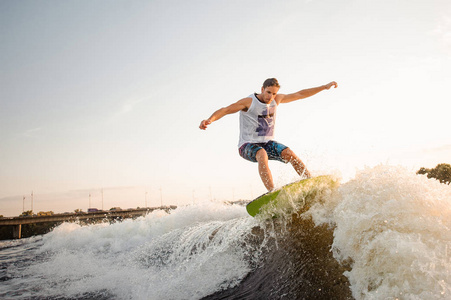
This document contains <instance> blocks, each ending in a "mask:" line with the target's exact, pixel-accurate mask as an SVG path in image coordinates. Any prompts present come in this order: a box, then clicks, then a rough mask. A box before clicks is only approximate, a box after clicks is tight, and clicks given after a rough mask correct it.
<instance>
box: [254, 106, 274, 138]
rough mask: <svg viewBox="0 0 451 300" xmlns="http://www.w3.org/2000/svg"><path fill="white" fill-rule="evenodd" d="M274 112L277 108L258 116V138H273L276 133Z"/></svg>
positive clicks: (271, 108) (266, 110)
mask: <svg viewBox="0 0 451 300" xmlns="http://www.w3.org/2000/svg"><path fill="white" fill-rule="evenodd" d="M274 111H275V107H274V106H273V107H270V108H269V110H268V109H265V110H264V111H263V112H262V114H261V115H259V116H258V127H257V130H256V132H258V136H271V135H273V133H274Z"/></svg>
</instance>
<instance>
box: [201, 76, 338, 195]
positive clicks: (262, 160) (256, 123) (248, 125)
mask: <svg viewBox="0 0 451 300" xmlns="http://www.w3.org/2000/svg"><path fill="white" fill-rule="evenodd" d="M332 86H333V87H335V88H336V87H337V83H336V82H335V81H332V82H330V83H328V84H326V85H322V86H319V87H314V88H310V89H304V90H300V91H298V92H296V93H293V94H287V95H284V94H278V92H279V89H280V85H279V82H278V81H277V79H275V78H269V79H267V80H265V82H264V83H263V86H262V88H261V94H257V93H254V94H252V95H250V96H249V97H246V98H243V99H241V100H239V101H238V102H236V103H233V104H231V105H229V106H227V107H223V108H221V109H218V110H217V111H215V112H214V113H213V114H212V115H211V117H210V118H208V119H206V120H203V121H202V122H201V123H200V126H199V128H200V129H202V130H205V129H207V126H208V125H210V124H211V123H212V122H214V121H217V120H219V119H221V118H222V117H224V116H225V115H229V114H234V113H236V112H240V140H239V144H238V148H239V153H240V155H241V157H243V158H244V159H246V160H249V161H252V162H257V163H258V173H259V174H260V178H261V179H262V181H263V184H264V185H265V187H266V189H267V190H268V191H272V190H273V189H274V182H273V179H272V174H271V171H270V170H269V165H268V160H269V159H271V160H278V161H281V162H284V163H288V162H289V163H291V165H292V166H293V168H294V169H295V170H296V172H297V173H298V174H299V176H301V177H303V176H305V177H306V178H309V177H311V175H310V172H309V171H308V170H307V168H306V167H305V165H304V163H303V162H302V161H301V160H300V159H299V157H297V156H296V154H294V152H293V151H291V149H290V148H288V147H287V146H285V145H283V144H280V143H278V142H276V141H274V125H275V121H276V111H277V106H278V105H279V104H281V103H289V102H292V101H295V100H299V99H304V98H307V97H310V96H313V95H315V94H317V93H319V92H321V91H323V90H328V89H330V88H331V87H332Z"/></svg>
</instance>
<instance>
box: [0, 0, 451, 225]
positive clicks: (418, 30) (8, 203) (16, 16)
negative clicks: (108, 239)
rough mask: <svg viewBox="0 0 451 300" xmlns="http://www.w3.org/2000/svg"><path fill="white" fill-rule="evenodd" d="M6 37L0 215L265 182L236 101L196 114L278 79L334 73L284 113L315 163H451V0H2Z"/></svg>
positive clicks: (334, 166) (201, 194) (298, 85)
mask: <svg viewBox="0 0 451 300" xmlns="http://www.w3.org/2000/svg"><path fill="white" fill-rule="evenodd" d="M0 45H1V46H0V49H1V50H0V51H1V52H0V53H1V55H0V141H1V142H0V215H2V214H3V215H5V216H9V215H18V214H20V213H21V211H22V208H23V207H22V206H23V201H22V199H23V196H26V202H25V206H26V207H25V209H29V207H30V203H29V202H30V200H29V198H30V194H31V191H33V193H34V200H35V203H34V211H35V212H38V211H40V210H44V211H45V210H53V211H55V212H64V211H72V210H73V209H75V208H82V209H83V210H86V209H87V208H88V205H89V204H88V198H89V194H91V202H92V203H91V206H92V207H98V208H100V206H101V204H100V200H99V199H100V198H101V197H100V194H101V193H100V190H101V189H102V188H103V189H104V201H105V208H106V209H107V208H110V207H113V206H121V207H123V208H127V207H136V206H144V202H145V199H147V201H148V202H150V203H148V205H149V206H157V205H160V203H161V201H163V204H166V205H168V204H177V205H182V204H189V203H192V202H193V201H196V202H197V201H204V200H211V199H216V200H238V199H252V198H254V197H256V196H258V195H259V194H261V193H263V192H264V191H265V188H264V186H263V184H262V183H261V182H260V178H259V176H258V173H257V165H256V164H253V163H250V162H247V161H245V160H243V159H242V158H241V157H240V156H239V155H238V151H237V143H238V114H236V115H232V116H226V117H224V118H223V119H221V120H219V121H218V122H215V123H213V124H212V125H210V127H209V128H208V129H207V130H206V131H201V130H199V128H198V126H199V123H200V121H201V120H202V119H206V118H208V117H209V116H210V115H211V113H213V112H214V111H215V110H216V109H218V108H220V107H223V106H226V105H229V104H231V103H233V102H235V101H237V100H239V99H241V98H244V97H246V96H248V95H249V94H251V93H253V92H259V91H260V88H261V85H262V83H263V81H264V80H265V79H266V78H268V77H276V78H278V80H279V82H280V84H281V86H282V87H281V89H280V91H279V92H280V93H292V92H296V91H298V90H301V89H304V88H310V87H314V86H319V85H323V84H326V83H328V82H330V81H332V80H334V81H336V82H338V85H339V87H338V88H337V89H332V90H329V91H323V92H321V93H320V94H318V95H316V96H313V97H311V98H308V99H304V100H300V101H298V102H295V103H290V104H283V105H281V106H280V107H279V110H278V116H277V125H276V139H277V140H278V141H279V142H282V143H284V144H286V145H288V146H290V147H291V148H292V149H293V150H294V151H295V152H296V153H297V154H298V156H300V157H301V159H303V161H304V163H306V165H307V167H308V168H309V169H310V170H311V171H312V173H313V174H314V175H320V174H330V173H332V174H339V175H341V176H342V177H343V179H344V180H346V179H350V178H352V177H353V174H354V173H355V171H356V170H358V169H362V168H364V167H365V166H374V165H376V164H379V163H383V164H395V165H398V164H400V165H404V166H407V167H409V168H412V170H413V171H416V170H417V169H418V168H419V167H422V166H424V167H429V168H431V167H435V165H436V164H438V163H442V162H445V163H451V135H450V134H449V119H450V117H449V114H450V111H451V90H450V86H451V71H450V70H451V2H450V1H449V0H430V1H425V0H421V1H420V0H398V1H394V0H386V1H373V0H349V1H347V0H345V1H336V0H324V1H321V0H306V1H262V0H258V1H257V0H255V1H251V0H239V1H211V0H210V1H209V0H204V1H170V0H164V1H163V0H162V1H114V0H104V1H79V0H73V1H67V0H65V1H60V0H55V1H49V0H44V1H34V0H33V1H13V0H10V1H5V0H0ZM271 168H272V170H273V176H274V179H275V183H276V185H282V184H285V183H288V182H290V181H292V180H294V179H295V178H296V174H295V172H294V171H293V170H292V168H291V166H289V165H284V164H280V163H276V162H274V163H272V164H271ZM146 192H147V196H145V193H146ZM145 197H146V198H145Z"/></svg>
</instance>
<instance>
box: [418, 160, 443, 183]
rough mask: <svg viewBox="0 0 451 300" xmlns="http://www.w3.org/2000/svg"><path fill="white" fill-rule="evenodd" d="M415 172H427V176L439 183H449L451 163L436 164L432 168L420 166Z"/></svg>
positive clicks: (421, 173) (422, 173)
mask: <svg viewBox="0 0 451 300" xmlns="http://www.w3.org/2000/svg"><path fill="white" fill-rule="evenodd" d="M417 174H420V175H424V174H427V176H428V178H435V179H437V180H439V181H440V182H441V183H446V184H450V182H451V165H449V164H438V165H437V166H436V167H435V168H433V169H426V168H421V169H419V170H418V172H417Z"/></svg>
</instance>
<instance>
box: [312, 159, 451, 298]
mask: <svg viewBox="0 0 451 300" xmlns="http://www.w3.org/2000/svg"><path fill="white" fill-rule="evenodd" d="M311 215H312V216H313V217H314V221H315V222H316V223H317V224H318V223H330V224H333V225H335V226H336V229H335V232H334V236H335V238H334V243H333V246H332V249H333V252H334V256H335V257H336V258H337V259H338V260H339V261H341V262H347V261H348V262H349V261H351V262H352V263H351V264H352V269H351V271H349V272H347V273H346V276H347V277H348V278H349V280H350V283H351V289H352V292H353V296H354V297H355V298H356V299H396V298H399V299H444V298H448V299H449V298H450V297H451V275H450V272H449V270H450V269H451V187H450V186H448V185H443V184H440V183H439V182H438V181H436V180H433V179H427V178H426V177H425V176H418V175H415V174H414V173H413V172H411V171H408V170H406V169H404V168H402V167H390V166H383V165H380V166H377V167H375V168H367V169H365V170H363V171H361V172H359V173H358V174H357V176H356V178H355V179H354V180H351V181H349V182H347V183H345V184H343V185H342V186H341V187H340V188H339V190H338V192H337V193H336V194H335V195H334V196H333V197H332V198H331V199H330V200H329V201H328V202H327V203H326V204H325V205H323V206H320V205H318V206H316V207H315V208H314V209H313V210H312V211H311Z"/></svg>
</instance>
